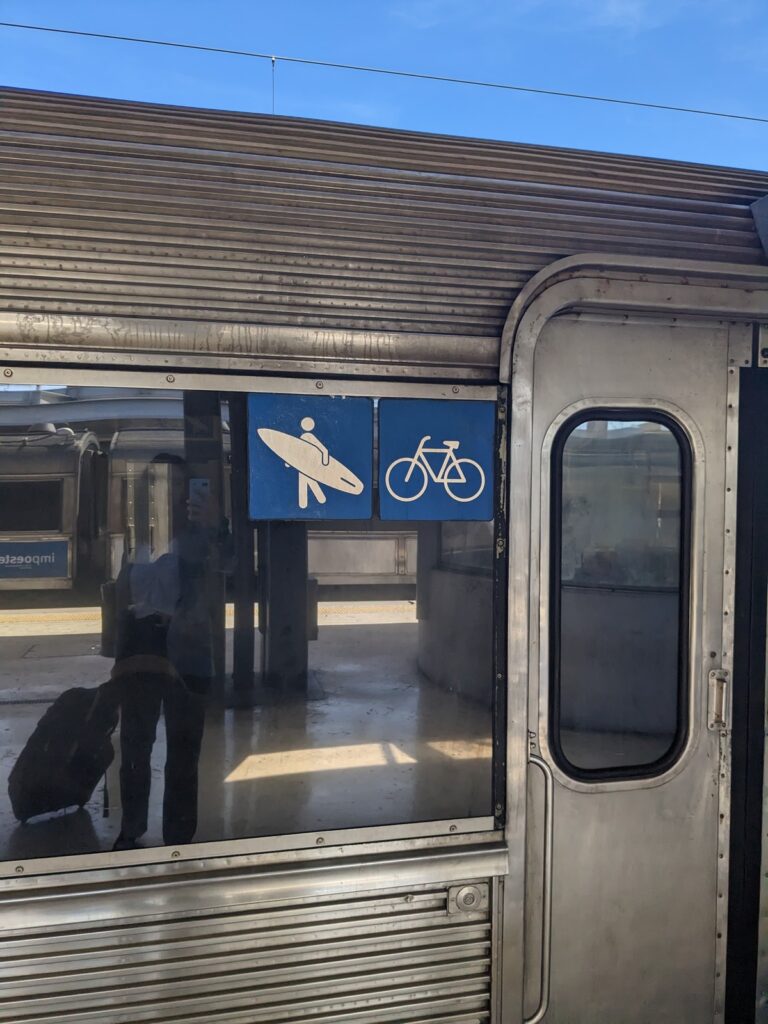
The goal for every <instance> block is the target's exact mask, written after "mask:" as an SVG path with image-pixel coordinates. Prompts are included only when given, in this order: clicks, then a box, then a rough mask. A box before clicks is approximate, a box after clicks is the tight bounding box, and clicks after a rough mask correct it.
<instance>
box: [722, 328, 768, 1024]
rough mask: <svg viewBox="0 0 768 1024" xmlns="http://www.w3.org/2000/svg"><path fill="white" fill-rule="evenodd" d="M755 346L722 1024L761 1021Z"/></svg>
mask: <svg viewBox="0 0 768 1024" xmlns="http://www.w3.org/2000/svg"><path fill="white" fill-rule="evenodd" d="M756 340H757V339H756ZM756 347H757V349H758V352H755V353H754V358H753V367H752V368H748V369H744V370H742V373H741V375H740V376H741V384H740V397H739V478H738V520H737V561H736V580H737V589H736V602H735V635H734V641H735V643H734V666H733V672H734V686H733V715H732V718H733V763H732V772H731V775H732V799H731V850H730V878H729V887H728V889H729V893H728V965H727V974H726V978H727V996H726V1022H727V1024H742V1022H744V1021H750V1022H751V1021H757V1022H759V1024H764V1022H765V1021H767V1020H768V931H767V929H766V922H768V843H765V841H764V840H763V837H764V836H765V835H766V831H768V817H766V816H767V815H768V805H765V804H764V793H765V792H766V777H765V770H766V758H765V744H766V729H765V707H766V700H765V698H766V622H767V620H768V530H767V529H766V523H768V460H766V452H768V412H767V410H768V358H766V357H768V349H766V348H765V347H764V343H763V344H761V345H757V346H756Z"/></svg>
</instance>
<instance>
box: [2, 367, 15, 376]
mask: <svg viewBox="0 0 768 1024" xmlns="http://www.w3.org/2000/svg"><path fill="white" fill-rule="evenodd" d="M3 376H4V377H12V376H13V370H12V369H11V368H10V367H6V368H5V369H4V370H3Z"/></svg>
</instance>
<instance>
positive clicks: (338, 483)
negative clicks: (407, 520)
mask: <svg viewBox="0 0 768 1024" xmlns="http://www.w3.org/2000/svg"><path fill="white" fill-rule="evenodd" d="M248 466H249V481H248V508H249V515H250V518H251V519H370V518H371V515H372V514H373V500H372V490H373V401H372V399H370V398H341V397H332V396H330V395H278V394H263V395H262V394H259V395H249V396H248Z"/></svg>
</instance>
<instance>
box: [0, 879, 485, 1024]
mask: <svg viewBox="0 0 768 1024" xmlns="http://www.w3.org/2000/svg"><path fill="white" fill-rule="evenodd" d="M186 884H187V887H189V886H190V885H191V886H192V887H193V888H196V889H197V890H199V892H200V894H201V895H199V896H195V895H193V896H192V897H190V896H189V895H187V896H186V897H185V896H184V895H181V896H180V897H179V898H178V899H176V900H175V901H174V902H175V903H176V904H177V905H176V907H175V910H174V912H173V913H169V912H168V911H167V909H166V912H165V913H163V912H162V911H163V907H164V903H163V901H162V900H161V899H159V898H158V897H155V898H154V900H153V898H152V894H151V892H149V893H144V894H142V892H141V891H137V892H136V895H135V901H134V900H132V901H131V903H130V904H129V906H131V907H132V910H130V911H128V913H127V914H126V916H124V917H121V918H116V917H115V906H114V904H115V893H114V892H113V891H110V890H101V891H100V890H99V889H98V888H96V887H94V888H93V889H92V890H91V891H90V892H88V891H85V890H84V891H83V892H81V893H80V894H78V895H77V896H73V897H72V898H71V905H69V904H68V897H67V896H66V895H61V894H58V895H57V894H56V893H53V894H49V895H48V896H47V897H45V898H46V899H48V901H49V902H51V901H52V900H56V901H57V906H56V908H55V911H53V912H52V913H50V914H46V910H45V908H41V909H40V911H39V912H36V913H34V912H33V913H32V915H31V919H30V922H29V923H28V924H27V925H26V926H25V927H19V928H16V929H9V930H3V931H2V932H1V933H0V1019H1V1020H2V1021H3V1024H159V1022H166V1024H167V1022H174V1024H193V1022H197V1024H199V1022H200V1021H206V1024H225V1022H226V1024H246V1022H247V1024H320V1022H322V1024H411V1022H412V1024H417V1022H419V1024H487V1022H488V1021H490V1005H491V966H490V965H491V917H490V910H489V909H488V908H487V907H484V908H483V909H478V910H477V911H475V912H471V911H470V912H461V913H452V912H450V910H449V900H448V890H447V888H446V887H445V886H442V885H422V886H416V887H414V888H411V889H409V890H407V891H403V890H402V889H401V890H399V891H381V890H379V891H368V892H357V893H355V894H354V895H352V896H350V895H348V894H347V895H333V894H324V895H318V896H315V897H312V898H311V899H307V898H306V897H302V898H295V897H294V898H287V897H286V896H285V895H283V896H282V897H273V898H272V899H268V900H264V899H263V897H262V900H261V901H259V900H258V899H257V898H256V897H255V896H254V897H251V898H250V899H249V898H248V896H247V894H246V893H245V892H242V891H241V892H240V894H239V896H238V898H237V899H236V900H233V901H232V902H230V903H226V902H225V901H221V900H219V901H218V902H217V901H215V900H214V901H211V900H206V899H205V898H204V894H205V891H206V890H205V888H204V887H205V884H206V883H205V881H203V880H200V881H197V882H195V881H192V882H191V883H189V882H188V883H186ZM487 884H488V883H487V881H480V882H479V883H478V885H479V886H480V887H481V888H484V887H485V886H486V885H487ZM86 899H87V911H86V912H85V913H84V912H83V910H84V900H86ZM40 902H43V899H41V900H40ZM46 918H47V920H46ZM17 920H18V918H17ZM20 923H21V922H20V921H19V924H20Z"/></svg>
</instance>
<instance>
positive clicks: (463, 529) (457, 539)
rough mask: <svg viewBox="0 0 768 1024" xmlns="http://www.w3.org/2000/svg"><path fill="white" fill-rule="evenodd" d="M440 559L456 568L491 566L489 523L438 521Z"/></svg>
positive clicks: (485, 569) (483, 569)
mask: <svg viewBox="0 0 768 1024" xmlns="http://www.w3.org/2000/svg"><path fill="white" fill-rule="evenodd" d="M440 553H441V563H442V565H443V566H444V567H445V568H447V569H455V570H456V571H457V572H485V573H491V572H492V570H493V523H492V522H489V523H471V522H463V523H461V522H460V523H451V522H446V523H443V524H442V525H441V530H440Z"/></svg>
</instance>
